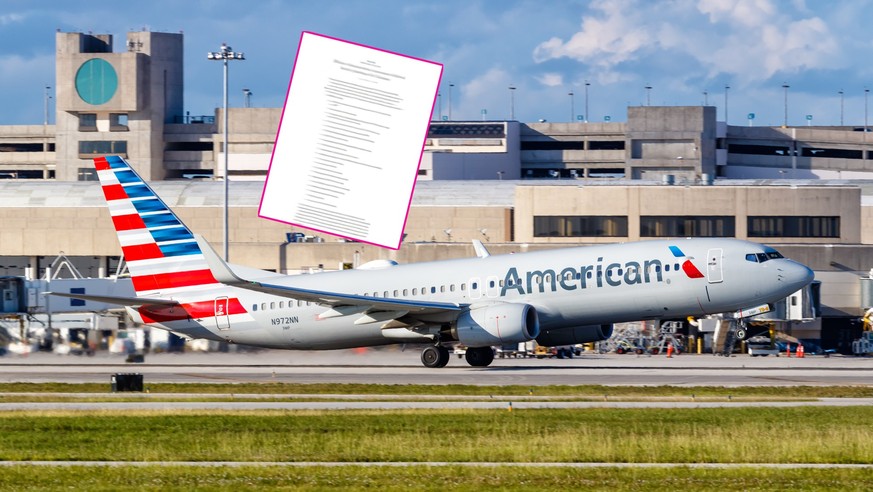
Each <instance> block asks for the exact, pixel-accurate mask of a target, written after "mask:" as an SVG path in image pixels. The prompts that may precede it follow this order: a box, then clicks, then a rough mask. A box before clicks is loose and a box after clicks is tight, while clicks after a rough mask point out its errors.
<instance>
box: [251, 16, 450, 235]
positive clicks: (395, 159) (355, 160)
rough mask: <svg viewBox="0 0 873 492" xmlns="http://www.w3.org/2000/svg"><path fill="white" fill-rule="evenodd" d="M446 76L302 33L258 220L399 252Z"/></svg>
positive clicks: (430, 66)
mask: <svg viewBox="0 0 873 492" xmlns="http://www.w3.org/2000/svg"><path fill="white" fill-rule="evenodd" d="M442 70H443V67H442V65H440V64H439V63H434V62H430V61H426V60H421V59H417V58H412V57H408V56H405V55H400V54H397V53H391V52H388V51H383V50H379V49H375V48H371V47H367V46H362V45H359V44H355V43H350V42H347V41H342V40H339V39H335V38H330V37H327V36H323V35H320V34H314V33H310V32H304V33H303V34H302V36H301V37H300V46H299V48H298V51H297V60H296V62H295V63H294V71H293V72H292V74H291V83H290V85H289V87H288V96H287V98H286V100H285V109H284V111H283V113H282V121H281V122H280V124H279V132H278V135H277V136H276V145H275V147H274V149H273V158H272V160H271V162H270V169H269V171H268V173H267V182H266V184H265V185H264V193H263V195H262V196H261V206H260V209H259V211H258V215H259V216H260V217H263V218H267V219H272V220H276V221H280V222H285V223H288V224H292V225H297V226H300V227H304V228H307V229H313V230H316V231H320V232H326V233H328V234H333V235H337V236H342V237H345V238H349V239H354V240H357V241H361V242H366V243H371V244H375V245H377V246H383V247H386V248H391V249H398V248H399V247H400V242H401V240H402V237H403V228H404V226H405V225H406V216H407V214H408V213H409V205H410V203H411V201H412V192H413V190H414V188H415V179H416V177H417V175H418V166H419V162H420V161H421V154H422V151H423V149H424V141H425V138H426V137H427V131H428V126H429V124H430V118H431V113H432V111H433V106H434V102H435V100H436V93H437V88H438V86H439V81H440V76H441V75H442Z"/></svg>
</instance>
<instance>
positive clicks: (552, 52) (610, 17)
mask: <svg viewBox="0 0 873 492" xmlns="http://www.w3.org/2000/svg"><path fill="white" fill-rule="evenodd" d="M638 7H639V6H638V5H635V2H634V1H633V0H623V1H615V2H609V1H598V2H595V3H593V4H592V9H594V10H598V11H601V12H602V16H599V17H594V16H590V17H584V18H583V19H582V29H581V30H580V31H579V32H577V33H576V34H574V35H573V36H572V37H571V38H570V39H569V40H568V41H567V42H566V43H565V42H563V41H562V40H561V39H559V38H556V37H553V38H551V39H549V40H548V41H546V42H544V43H541V44H540V45H538V46H537V47H536V48H535V49H534V60H535V61H537V62H543V61H546V60H550V59H554V58H562V57H568V58H572V59H575V60H578V61H581V62H584V63H588V64H593V65H598V66H600V67H601V68H606V69H608V68H611V67H613V66H615V65H617V64H619V63H621V62H624V61H628V60H631V59H633V58H635V57H636V54H637V52H638V51H640V49H641V48H643V47H644V46H645V45H646V44H647V41H648V40H649V39H650V38H651V33H650V32H649V30H648V28H647V27H646V26H645V25H640V24H639V22H638V19H637V16H636V15H635V14H634V12H635V11H636V9H637V8H638Z"/></svg>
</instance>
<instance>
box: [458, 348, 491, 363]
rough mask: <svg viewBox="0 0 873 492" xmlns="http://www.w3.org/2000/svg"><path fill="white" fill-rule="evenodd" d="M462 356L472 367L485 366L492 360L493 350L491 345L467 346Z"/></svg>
mask: <svg viewBox="0 0 873 492" xmlns="http://www.w3.org/2000/svg"><path fill="white" fill-rule="evenodd" d="M464 357H466V358H467V364H470V365H471V366H473V367H487V366H489V365H490V364H491V363H492V362H494V350H493V349H492V348H491V347H467V353H466V354H465V355H464Z"/></svg>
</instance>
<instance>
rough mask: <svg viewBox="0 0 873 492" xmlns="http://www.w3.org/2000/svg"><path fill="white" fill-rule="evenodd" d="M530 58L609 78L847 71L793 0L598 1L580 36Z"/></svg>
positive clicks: (824, 30)
mask: <svg viewBox="0 0 873 492" xmlns="http://www.w3.org/2000/svg"><path fill="white" fill-rule="evenodd" d="M533 57H534V60H535V61H536V62H538V63H542V62H546V61H549V60H556V59H560V58H569V59H571V60H576V61H578V62H581V63H583V64H585V65H588V67H589V69H593V70H597V71H598V72H600V73H604V72H605V74H606V75H605V76H607V77H609V78H625V77H623V76H622V75H621V73H622V72H628V71H632V72H637V73H639V72H643V71H656V70H658V69H661V68H665V67H667V66H671V65H672V64H674V63H677V60H681V61H680V62H679V63H685V60H687V63H685V65H682V69H683V70H682V73H683V75H684V76H687V77H714V76H717V75H719V74H727V75H729V76H730V77H731V78H733V79H735V80H737V81H738V82H743V81H744V82H759V81H762V80H767V79H769V78H770V77H772V76H774V75H775V74H777V73H780V72H781V73H795V72H798V71H800V70H804V69H833V68H841V67H842V66H843V65H844V64H845V60H844V59H843V58H842V54H841V50H840V46H839V43H838V41H837V37H836V36H835V34H834V33H832V32H831V30H830V29H829V28H828V25H827V24H826V23H825V21H824V20H822V19H821V18H820V17H817V16H815V15H814V14H812V13H810V12H809V10H808V9H807V8H806V6H805V4H803V3H802V2H800V1H799V0H798V1H795V2H794V3H790V4H778V5H777V4H774V2H773V1H771V0H677V1H673V2H648V1H639V0H620V1H605V0H604V1H596V2H593V3H592V4H591V8H590V11H589V12H588V13H587V14H585V15H584V16H583V18H582V24H581V26H580V29H579V31H577V32H576V33H575V34H573V35H572V36H570V37H569V39H567V40H566V41H565V40H563V39H561V38H558V37H552V38H550V39H548V40H546V41H544V42H541V43H540V44H539V45H537V46H536V48H535V49H534V51H533ZM611 72H618V73H619V74H618V75H616V74H612V73H611Z"/></svg>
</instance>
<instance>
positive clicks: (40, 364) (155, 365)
mask: <svg viewBox="0 0 873 492" xmlns="http://www.w3.org/2000/svg"><path fill="white" fill-rule="evenodd" d="M126 372H135V373H140V374H143V378H144V381H145V384H146V385H148V384H156V383H253V382H278V383H334V384H336V383H361V384H425V385H437V384H439V385H445V384H471V385H497V386H505V385H530V386H532V387H534V386H541V385H582V384H596V385H607V386H610V385H616V386H625V385H646V386H661V385H672V386H726V387H739V386H803V385H825V386H846V385H869V384H871V383H873V358H856V357H843V356H832V357H829V358H824V357H810V356H808V357H806V358H803V359H797V358H793V357H792V358H787V357H784V356H782V357H772V356H771V357H749V356H745V355H738V356H733V357H720V356H713V355H708V354H707V355H688V354H684V355H680V356H676V357H673V358H667V357H666V356H664V355H659V356H648V355H643V356H637V355H615V354H608V355H603V354H583V355H582V356H579V357H575V358H573V359H499V358H498V359H495V361H494V363H493V364H492V365H491V366H490V367H487V368H473V367H470V366H468V365H467V364H466V362H464V360H463V359H459V358H457V357H455V356H453V357H452V360H451V361H450V363H449V365H448V366H447V367H444V368H441V369H428V368H425V367H423V366H422V365H421V362H420V360H419V352H418V350H412V349H410V350H407V351H400V350H396V349H383V350H372V349H370V350H343V351H324V352H291V351H258V352H248V353H208V354H207V353H187V354H150V355H146V357H145V362H144V363H137V364H132V363H126V362H125V356H123V355H110V354H98V355H95V356H93V357H87V356H70V355H64V356H61V355H55V354H50V353H35V354H30V355H28V356H9V355H7V356H4V357H0V383H11V382H29V383H45V382H60V383H83V382H90V383H95V382H96V383H102V382H106V383H108V382H109V379H110V376H111V375H113V374H116V373H126Z"/></svg>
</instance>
